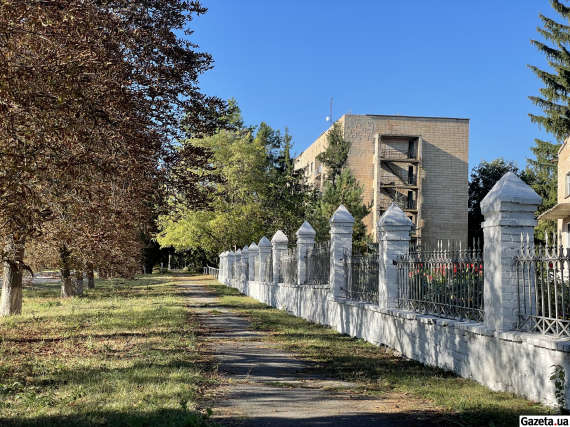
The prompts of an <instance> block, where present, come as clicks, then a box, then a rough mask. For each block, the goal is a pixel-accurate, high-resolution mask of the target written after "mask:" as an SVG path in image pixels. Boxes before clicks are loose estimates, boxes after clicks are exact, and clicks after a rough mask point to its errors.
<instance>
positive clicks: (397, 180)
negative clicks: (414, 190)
mask: <svg viewBox="0 0 570 427" xmlns="http://www.w3.org/2000/svg"><path fill="white" fill-rule="evenodd" d="M380 181H381V182H382V185H402V184H403V185H411V186H413V185H418V177H417V175H410V174H408V173H407V172H403V173H398V174H396V173H392V174H382V175H381V176H380Z"/></svg>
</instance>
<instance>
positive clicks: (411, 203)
mask: <svg viewBox="0 0 570 427" xmlns="http://www.w3.org/2000/svg"><path fill="white" fill-rule="evenodd" d="M392 203H396V205H398V207H399V208H400V209H402V210H403V211H404V212H417V211H418V202H417V201H416V200H407V199H403V200H381V201H380V203H379V206H378V209H380V211H385V210H386V209H388V208H389V207H390V205H391V204H392Z"/></svg>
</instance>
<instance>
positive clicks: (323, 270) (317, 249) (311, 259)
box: [305, 242, 331, 285]
mask: <svg viewBox="0 0 570 427" xmlns="http://www.w3.org/2000/svg"><path fill="white" fill-rule="evenodd" d="M330 253H331V252H330V242H323V243H315V245H314V246H313V247H312V248H310V249H308V250H307V254H306V255H305V265H306V274H305V284H306V285H328V284H329V281H330V272H331V256H330Z"/></svg>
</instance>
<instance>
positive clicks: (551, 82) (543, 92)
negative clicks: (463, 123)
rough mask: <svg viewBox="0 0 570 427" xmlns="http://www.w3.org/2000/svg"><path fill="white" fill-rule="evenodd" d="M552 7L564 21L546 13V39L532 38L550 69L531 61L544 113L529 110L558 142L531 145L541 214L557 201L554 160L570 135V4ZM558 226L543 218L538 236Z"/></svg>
mask: <svg viewBox="0 0 570 427" xmlns="http://www.w3.org/2000/svg"><path fill="white" fill-rule="evenodd" d="M550 5H551V6H552V8H553V9H554V10H555V11H556V12H557V13H558V14H559V15H560V16H561V17H562V18H563V20H564V21H565V23H564V24H560V23H558V22H556V21H554V20H553V19H550V18H548V17H546V16H544V15H542V14H539V17H540V19H541V21H542V23H543V28H540V27H539V28H537V31H538V33H539V34H540V35H541V36H542V37H544V39H545V41H546V42H550V43H551V45H548V44H546V43H543V42H540V41H537V40H531V43H532V44H533V45H534V46H536V48H537V49H538V51H539V52H540V53H542V54H544V55H545V56H546V58H547V60H548V65H549V67H550V70H541V69H540V68H538V67H536V66H532V65H529V66H528V67H529V68H530V69H531V70H532V72H533V73H534V74H535V75H536V76H537V77H538V78H539V79H540V80H541V81H542V83H543V84H544V87H543V88H541V89H540V96H529V99H530V100H531V102H532V103H533V104H534V105H536V106H538V107H539V108H540V109H541V110H542V112H543V113H544V115H535V114H529V117H530V120H531V121H532V122H533V123H535V124H537V125H538V126H539V127H540V128H544V129H545V130H546V131H547V132H549V133H551V134H552V135H553V136H554V138H555V139H556V141H557V143H553V142H547V141H542V140H539V139H535V144H536V146H535V147H531V150H532V152H533V154H534V155H535V156H536V160H533V159H529V160H528V161H527V164H528V165H527V169H528V174H529V176H532V183H531V186H532V188H533V189H534V190H535V191H536V192H537V193H538V195H539V196H541V197H542V204H541V206H540V207H539V208H538V212H537V213H538V214H540V213H543V212H545V211H546V210H548V209H550V208H552V207H553V206H554V205H555V204H556V201H557V187H558V185H557V184H558V174H557V167H556V164H555V163H553V160H554V159H556V158H557V156H558V149H559V148H560V144H561V143H562V142H563V141H564V139H565V138H567V137H568V136H569V135H570V97H569V89H570V54H569V48H570V26H569V25H568V23H569V22H570V8H568V7H567V6H565V5H564V4H562V3H561V2H560V1H558V0H550ZM555 229H556V221H554V220H550V221H540V223H539V225H538V227H536V229H535V237H537V238H539V239H544V233H545V232H552V231H554V230H555Z"/></svg>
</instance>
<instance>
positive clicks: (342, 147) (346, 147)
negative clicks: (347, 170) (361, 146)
mask: <svg viewBox="0 0 570 427" xmlns="http://www.w3.org/2000/svg"><path fill="white" fill-rule="evenodd" d="M327 143H328V146H327V149H326V150H325V151H323V152H322V153H321V154H319V155H318V156H317V160H318V161H320V162H321V163H322V164H323V165H325V167H326V168H327V173H328V176H327V178H328V179H329V180H330V181H331V182H332V183H333V184H334V183H335V180H336V178H337V177H338V176H340V173H341V171H342V169H343V168H344V165H345V164H346V160H347V159H348V152H349V151H350V147H351V145H352V143H351V142H349V141H346V140H345V139H344V135H343V132H342V126H341V124H340V123H339V122H336V123H335V124H333V126H332V128H331V130H330V131H329V133H328V134H327Z"/></svg>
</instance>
